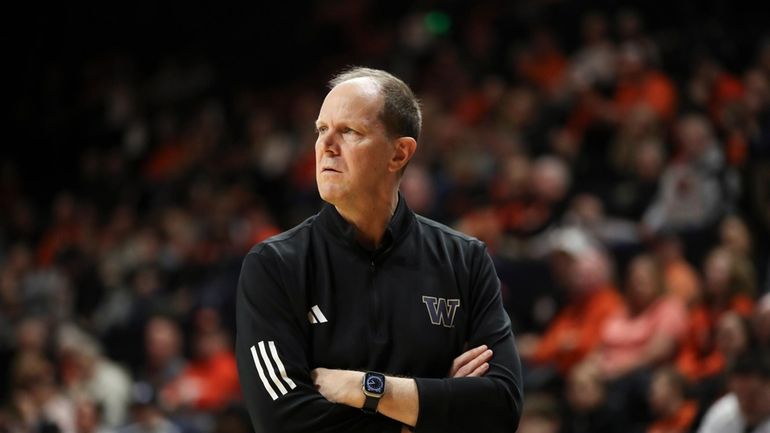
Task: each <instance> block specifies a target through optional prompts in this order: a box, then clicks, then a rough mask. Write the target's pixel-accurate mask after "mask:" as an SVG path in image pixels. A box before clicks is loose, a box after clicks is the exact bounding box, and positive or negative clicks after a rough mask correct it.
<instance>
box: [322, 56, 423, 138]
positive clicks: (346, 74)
mask: <svg viewBox="0 0 770 433" xmlns="http://www.w3.org/2000/svg"><path fill="white" fill-rule="evenodd" d="M356 78H369V79H371V80H372V81H374V82H375V83H377V85H378V86H379V87H380V92H381V93H382V96H383V107H382V112H381V113H380V118H381V120H382V123H384V124H385V131H386V132H387V134H388V135H389V136H391V137H412V138H414V139H415V140H417V139H418V138H419V136H420V130H421V129H422V113H421V112H420V103H419V101H418V100H417V98H416V97H415V96H414V93H413V92H412V89H410V88H409V86H407V85H406V83H404V82H403V81H401V80H400V79H399V78H397V77H396V76H394V75H393V74H390V73H388V72H385V71H382V70H379V69H371V68H364V67H361V66H354V67H351V68H348V69H346V70H344V71H342V72H340V73H339V74H337V75H335V76H334V77H333V78H332V79H331V80H329V88H330V89H332V88H334V87H336V86H337V85H339V84H341V83H343V82H345V81H348V80H353V79H356Z"/></svg>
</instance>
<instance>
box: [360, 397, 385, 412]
mask: <svg viewBox="0 0 770 433" xmlns="http://www.w3.org/2000/svg"><path fill="white" fill-rule="evenodd" d="M379 404H380V399H379V398H377V397H370V396H368V395H367V396H366V400H364V407H362V408H361V410H363V411H364V412H366V413H371V414H374V413H377V405H379Z"/></svg>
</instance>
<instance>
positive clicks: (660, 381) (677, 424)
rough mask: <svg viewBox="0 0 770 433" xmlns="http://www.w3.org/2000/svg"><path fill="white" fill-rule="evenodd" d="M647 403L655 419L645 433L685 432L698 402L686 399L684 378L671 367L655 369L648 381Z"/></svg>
mask: <svg viewBox="0 0 770 433" xmlns="http://www.w3.org/2000/svg"><path fill="white" fill-rule="evenodd" d="M648 399H649V404H650V408H652V412H653V414H654V415H655V420H654V421H653V422H652V424H650V426H649V427H648V428H647V433H687V432H689V431H690V428H691V426H692V425H693V423H694V421H695V416H696V415H697V412H698V404H697V403H696V402H695V401H692V400H687V398H686V384H685V381H684V378H683V377H682V376H680V375H679V373H677V372H676V370H674V369H671V368H666V367H664V368H661V369H658V370H656V371H655V374H654V376H653V378H652V382H651V383H650V391H649V396H648Z"/></svg>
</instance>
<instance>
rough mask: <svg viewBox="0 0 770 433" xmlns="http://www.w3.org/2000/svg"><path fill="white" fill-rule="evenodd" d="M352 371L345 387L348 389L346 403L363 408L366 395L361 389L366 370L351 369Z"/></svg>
mask: <svg viewBox="0 0 770 433" xmlns="http://www.w3.org/2000/svg"><path fill="white" fill-rule="evenodd" d="M350 373H351V374H350V375H349V376H348V380H347V384H346V386H345V389H347V390H348V392H347V393H346V394H347V395H346V401H345V404H347V405H348V406H351V407H354V408H356V409H361V408H362V407H363V406H364V400H365V399H366V396H365V395H364V393H363V392H362V391H361V382H362V381H363V380H364V372H362V371H351V372H350Z"/></svg>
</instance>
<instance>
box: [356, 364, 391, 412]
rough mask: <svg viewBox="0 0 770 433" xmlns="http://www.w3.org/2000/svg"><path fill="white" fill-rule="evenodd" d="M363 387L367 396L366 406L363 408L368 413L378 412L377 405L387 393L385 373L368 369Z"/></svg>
mask: <svg viewBox="0 0 770 433" xmlns="http://www.w3.org/2000/svg"><path fill="white" fill-rule="evenodd" d="M361 389H362V390H363V391H364V395H365V396H366V400H364V407H362V408H361V410H363V411H364V412H366V413H377V405H378V404H379V403H380V398H382V395H383V394H385V375H384V374H382V373H375V372H373V371H367V372H366V373H364V380H363V383H362V384H361Z"/></svg>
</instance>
